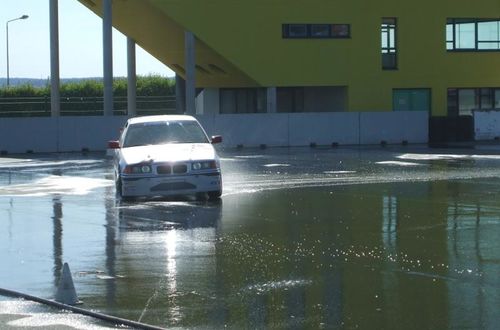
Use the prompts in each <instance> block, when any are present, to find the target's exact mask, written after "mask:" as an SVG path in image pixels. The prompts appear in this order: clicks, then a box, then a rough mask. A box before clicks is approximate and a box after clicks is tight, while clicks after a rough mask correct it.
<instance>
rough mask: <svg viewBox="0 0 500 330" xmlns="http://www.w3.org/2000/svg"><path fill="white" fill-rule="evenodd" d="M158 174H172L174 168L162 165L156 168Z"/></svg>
mask: <svg viewBox="0 0 500 330" xmlns="http://www.w3.org/2000/svg"><path fill="white" fill-rule="evenodd" d="M156 171H157V172H158V174H170V173H172V166H170V165H160V166H158V167H157V168H156Z"/></svg>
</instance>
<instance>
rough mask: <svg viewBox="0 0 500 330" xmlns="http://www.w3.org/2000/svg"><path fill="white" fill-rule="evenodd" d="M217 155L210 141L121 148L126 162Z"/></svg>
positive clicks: (206, 158)
mask: <svg viewBox="0 0 500 330" xmlns="http://www.w3.org/2000/svg"><path fill="white" fill-rule="evenodd" d="M216 157H217V156H216V153H215V150H214V147H213V146H212V145H211V144H209V143H183V144H163V145H149V146H139V147H130V148H123V149H121V158H122V159H121V160H122V161H123V162H124V163H126V164H138V163H141V162H149V161H152V162H154V163H170V162H179V161H187V160H210V159H215V158H216Z"/></svg>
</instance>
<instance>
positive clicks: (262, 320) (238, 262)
mask: <svg viewBox="0 0 500 330" xmlns="http://www.w3.org/2000/svg"><path fill="white" fill-rule="evenodd" d="M470 151H472V152H474V150H470ZM466 152H467V150H465V151H464V150H461V151H460V152H457V153H454V154H450V153H448V154H447V153H445V152H442V151H440V152H439V153H431V152H430V151H429V149H426V148H422V149H421V150H411V152H408V150H407V149H403V150H394V149H390V148H385V149H381V148H380V149H379V148H373V149H369V148H367V149H361V148H357V149H348V148H345V149H342V148H339V149H327V150H321V149H317V150H310V149H278V150H265V151H262V150H259V151H258V152H256V151H254V152H251V151H250V152H243V151H238V152H231V153H229V152H226V153H222V166H223V174H224V177H223V180H224V195H223V198H222V200H221V201H219V202H215V203H213V202H195V201H189V200H188V201H183V200H150V201H135V202H127V203H125V202H121V201H119V200H117V199H116V197H115V193H114V187H113V184H112V180H111V176H110V174H111V166H110V163H109V162H108V161H106V160H104V158H102V157H100V156H99V155H95V156H88V157H87V158H84V159H82V160H84V161H80V160H78V159H76V160H75V159H69V160H64V159H57V160H53V161H50V159H49V160H44V161H43V162H40V163H45V164H49V165H48V166H46V167H44V166H38V165H37V164H32V166H29V164H27V163H26V161H23V162H22V167H16V162H9V163H7V164H4V165H2V164H1V162H0V219H1V220H2V221H1V223H0V224H1V226H3V228H2V229H1V230H0V253H1V254H0V255H1V258H2V261H3V264H4V267H2V268H3V269H5V270H4V271H2V272H1V273H0V283H2V285H3V286H5V287H6V288H9V289H14V290H19V291H22V292H26V293H29V294H34V295H39V296H42V297H44V298H50V297H53V295H54V293H55V288H56V283H58V277H59V276H60V275H59V274H60V270H61V267H62V264H63V262H68V263H69V264H70V265H71V269H72V270H73V272H74V273H73V279H74V282H75V286H76V287H77V291H78V294H79V298H80V299H81V300H83V301H84V303H85V304H84V307H85V308H89V309H93V310H98V311H102V312H105V313H108V314H112V315H115V316H118V317H123V318H128V319H131V320H135V321H141V322H146V323H150V324H154V325H158V326H162V327H166V328H188V329H191V328H210V329H219V328H223V327H229V328H234V329H239V328H311V329H318V328H358V327H359V328H384V329H385V328H394V329H401V328H415V329H416V328H418V329H420V328H437V329H442V328H494V327H496V325H497V324H499V322H500V315H499V313H498V311H497V310H498V308H497V306H498V305H499V303H500V286H499V285H498V280H497V278H498V273H499V271H500V241H499V240H498V237H500V201H499V200H498V197H497V196H498V195H499V193H500V179H499V175H498V174H499V173H498V168H499V165H500V157H499V156H498V155H496V154H494V153H492V152H493V151H491V150H490V151H489V152H490V154H477V155H476V154H474V153H471V154H467V153H466ZM499 154H500V150H499ZM31 162H32V163H36V162H37V161H36V160H33V161H31ZM58 162H61V164H65V165H61V166H59V167H58V166H55V165H54V164H56V163H58ZM79 163H81V164H82V167H81V168H79V167H78V166H77V165H75V164H79ZM20 164H21V163H20ZM67 164H71V166H69V167H66V165H67ZM54 166H55V167H54ZM34 168H36V170H34ZM54 171H56V173H57V174H54V173H55V172H54ZM48 181H49V182H50V184H46V185H43V183H44V182H48ZM40 183H42V184H40ZM2 304H4V305H2ZM5 304H10V305H9V306H11V307H9V308H8V309H6V308H0V325H1V324H2V322H4V323H6V324H7V321H2V320H6V317H7V316H8V315H12V314H17V315H26V314H27V315H31V316H32V317H31V318H24V319H25V321H23V323H22V324H20V323H19V322H18V321H10V322H8V325H9V327H12V328H16V327H20V326H24V327H27V326H30V325H37V324H42V325H43V324H44V323H43V321H41V320H40V317H39V316H40V314H39V313H45V312H44V311H39V310H36V308H35V309H33V308H32V310H31V311H28V312H26V310H25V307H23V306H22V305H16V304H19V302H16V301H11V300H6V301H0V306H6V305H5ZM12 306H13V307H12ZM16 306H17V307H16ZM33 316H35V317H33ZM53 318H54V317H53V316H51V317H48V319H53ZM16 322H18V323H16ZM82 322H90V321H88V320H87V321H82ZM64 324H66V323H64ZM73 326H75V325H73Z"/></svg>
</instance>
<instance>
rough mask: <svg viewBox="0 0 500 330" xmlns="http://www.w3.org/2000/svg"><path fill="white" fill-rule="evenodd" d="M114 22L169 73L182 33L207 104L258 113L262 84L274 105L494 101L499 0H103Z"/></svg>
mask: <svg viewBox="0 0 500 330" xmlns="http://www.w3.org/2000/svg"><path fill="white" fill-rule="evenodd" d="M80 1H81V2H82V3H83V4H84V5H86V6H87V7H88V8H89V9H91V10H93V11H94V12H96V13H97V14H98V15H101V11H102V1H100V0H80ZM113 25H114V26H115V27H116V28H117V29H118V30H120V31H121V32H122V33H124V34H125V35H127V36H130V37H132V38H133V39H134V40H135V41H136V42H137V44H138V45H140V46H141V47H143V48H144V49H145V50H147V51H148V52H150V53H151V54H153V55H154V56H155V57H157V58H158V59H159V60H161V61H162V62H163V63H165V64H166V65H167V66H168V67H169V68H171V69H172V70H173V71H175V72H176V73H177V74H178V75H180V76H184V74H185V54H184V49H185V45H184V33H185V31H190V32H192V33H193V34H194V36H195V39H196V60H195V63H196V87H197V88H205V89H217V90H218V92H219V104H218V105H219V111H218V113H238V112H244V113H252V112H266V109H264V108H265V105H264V104H265V103H266V100H265V98H266V95H267V96H268V95H269V93H267V94H266V92H265V90H260V91H259V89H266V88H270V87H272V88H276V93H277V109H276V112H387V111H428V112H429V115H430V117H431V121H432V119H433V118H434V119H436V118H439V117H444V118H455V117H470V116H471V113H472V112H471V111H472V110H493V109H500V2H499V1H498V0H478V1H470V0H444V1H430V0H421V1H396V0H382V1H370V0H359V1H339V0H252V1H243V0H210V1H206V0H204V1H200V0H183V1H179V0H114V1H113ZM225 98H227V100H226V99H225ZM261 98H263V99H264V100H261ZM238 105H239V110H238V109H236V110H234V109H233V108H234V107H238ZM443 125H444V126H443ZM445 127H446V123H444V124H443V123H437V126H436V128H437V129H440V128H441V129H443V128H445ZM432 129H433V128H432V123H431V132H432Z"/></svg>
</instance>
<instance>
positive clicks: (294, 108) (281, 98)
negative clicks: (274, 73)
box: [276, 87, 304, 112]
mask: <svg viewBox="0 0 500 330" xmlns="http://www.w3.org/2000/svg"><path fill="white" fill-rule="evenodd" d="M276 104H277V106H276V110H277V112H304V87H279V88H277V89H276Z"/></svg>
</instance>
